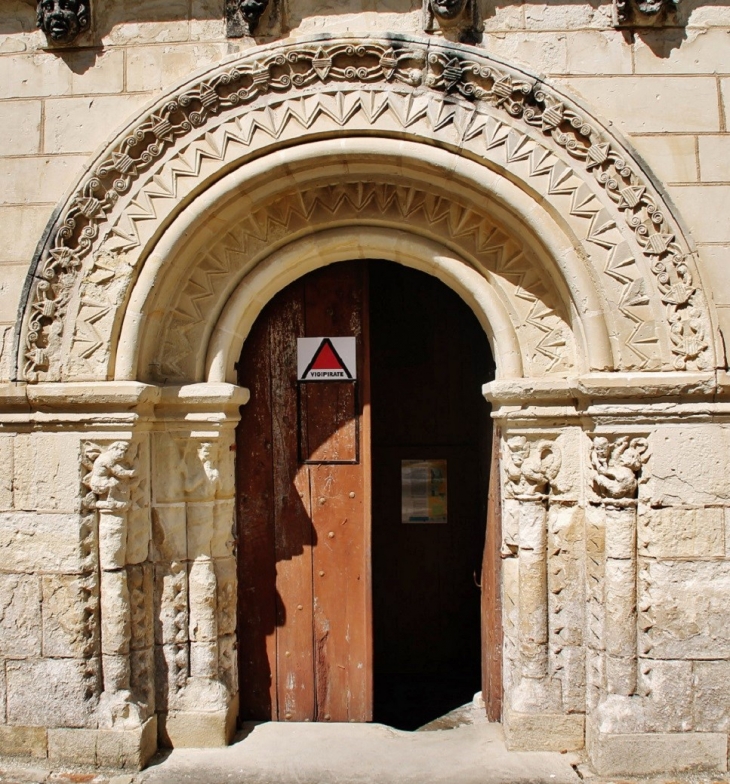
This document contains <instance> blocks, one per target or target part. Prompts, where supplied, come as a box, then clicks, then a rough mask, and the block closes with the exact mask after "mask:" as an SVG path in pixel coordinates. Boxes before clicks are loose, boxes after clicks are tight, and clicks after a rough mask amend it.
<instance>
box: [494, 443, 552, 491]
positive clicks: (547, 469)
mask: <svg viewBox="0 0 730 784" xmlns="http://www.w3.org/2000/svg"><path fill="white" fill-rule="evenodd" d="M505 446H506V449H505V452H504V465H505V479H506V483H505V489H506V490H507V494H508V496H510V497H512V498H517V499H519V500H528V501H537V500H542V499H544V498H545V497H546V496H547V495H548V494H549V492H550V490H551V486H552V484H553V482H554V481H555V479H556V477H557V475H558V472H559V471H560V466H561V465H562V453H561V451H560V448H559V447H558V446H557V445H556V444H555V442H554V441H548V440H546V439H541V440H539V441H529V440H528V439H527V438H526V437H525V436H513V437H512V438H509V439H508V440H507V442H506V445H505Z"/></svg>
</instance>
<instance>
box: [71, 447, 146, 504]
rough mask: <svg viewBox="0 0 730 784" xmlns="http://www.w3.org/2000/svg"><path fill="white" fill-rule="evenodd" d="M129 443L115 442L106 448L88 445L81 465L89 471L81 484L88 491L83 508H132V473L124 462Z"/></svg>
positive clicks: (134, 474)
mask: <svg viewBox="0 0 730 784" xmlns="http://www.w3.org/2000/svg"><path fill="white" fill-rule="evenodd" d="M128 448H129V444H128V443H127V442H126V441H115V442H114V443H113V444H111V445H110V446H108V447H106V449H102V448H100V447H98V446H96V445H95V444H87V445H86V448H85V449H84V455H83V458H82V459H83V464H84V467H85V468H87V469H88V473H87V474H86V475H85V476H84V478H83V480H82V482H83V484H84V485H85V486H86V487H87V488H88V489H89V493H88V495H87V496H86V497H85V498H84V505H85V506H86V508H89V509H120V510H121V509H128V508H129V507H130V505H131V480H132V479H134V478H135V477H136V475H137V474H136V472H135V470H134V469H133V468H132V467H131V466H130V465H129V464H128V463H127V462H126V459H125V458H126V456H127V450H128Z"/></svg>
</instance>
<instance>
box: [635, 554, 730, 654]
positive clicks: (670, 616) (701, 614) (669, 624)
mask: <svg viewBox="0 0 730 784" xmlns="http://www.w3.org/2000/svg"><path fill="white" fill-rule="evenodd" d="M729 592H730V562H727V561H697V562H681V561H662V562H656V561H651V560H643V559H642V563H641V567H640V573H639V606H640V608H641V610H642V623H641V628H640V632H639V650H640V652H641V653H642V655H644V656H647V657H651V658H656V659H690V658H692V659H724V658H728V657H730V603H729V602H728V599H727V597H728V595H730V593H729Z"/></svg>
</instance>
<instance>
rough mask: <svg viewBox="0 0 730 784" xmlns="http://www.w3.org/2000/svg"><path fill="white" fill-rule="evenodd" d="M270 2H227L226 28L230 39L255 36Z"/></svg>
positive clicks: (258, 0)
mask: <svg viewBox="0 0 730 784" xmlns="http://www.w3.org/2000/svg"><path fill="white" fill-rule="evenodd" d="M268 5H269V0H226V27H227V32H226V34H227V35H228V37H229V38H241V37H242V36H245V35H253V33H254V31H255V30H256V27H257V26H258V23H259V20H260V19H261V17H262V16H263V15H264V11H266V8H267V7H268Z"/></svg>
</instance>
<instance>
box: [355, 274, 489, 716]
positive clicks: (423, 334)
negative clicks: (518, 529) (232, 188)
mask: <svg viewBox="0 0 730 784" xmlns="http://www.w3.org/2000/svg"><path fill="white" fill-rule="evenodd" d="M369 288H370V352H371V401H372V435H371V437H372V494H373V500H372V504H373V506H372V570H373V578H372V582H373V627H374V628H373V644H374V703H373V719H374V720H375V721H378V722H382V723H384V724H388V725H390V726H393V727H396V728H399V729H404V730H412V729H416V728H418V727H420V726H422V725H424V724H426V723H428V722H430V721H432V720H434V719H436V718H438V717H440V716H442V715H444V714H445V713H447V712H449V711H450V710H453V709H454V708H457V707H459V706H460V705H463V704H464V703H466V702H469V701H470V700H471V699H472V697H473V695H474V693H475V692H477V691H479V689H480V688H481V680H480V679H481V648H480V590H479V585H478V582H479V576H480V574H481V560H482V550H483V547H484V531H485V520H486V504H487V489H488V487H487V486H488V477H489V455H490V452H491V449H490V445H491V435H492V431H491V423H490V419H489V413H490V409H489V406H488V404H487V403H486V401H485V400H484V398H483V397H482V395H481V385H482V384H483V383H484V382H485V381H488V380H490V379H492V378H493V377H494V362H493V360H492V355H491V351H490V347H489V343H488V341H487V338H486V335H485V334H484V331H483V330H482V328H481V326H480V325H479V323H478V321H477V319H476V317H475V316H474V314H473V313H472V311H471V310H470V309H469V308H468V307H467V305H466V304H465V303H464V302H463V301H462V300H461V298H460V297H459V296H458V295H457V294H456V293H454V292H453V291H452V290H451V289H449V288H448V287H447V286H446V285H445V284H443V283H441V282H440V281H438V280H437V279H436V278H433V277H432V276H430V275H426V274H424V273H421V272H417V271H415V270H411V269H408V268H406V267H402V266H400V265H397V264H392V263H388V262H382V261H373V262H370V287H369ZM444 472H445V474H446V483H445V484H446V487H445V498H444V493H443V490H444V488H443V486H440V485H442V484H443V483H442V481H441V480H442V473H444ZM424 482H425V484H424Z"/></svg>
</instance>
